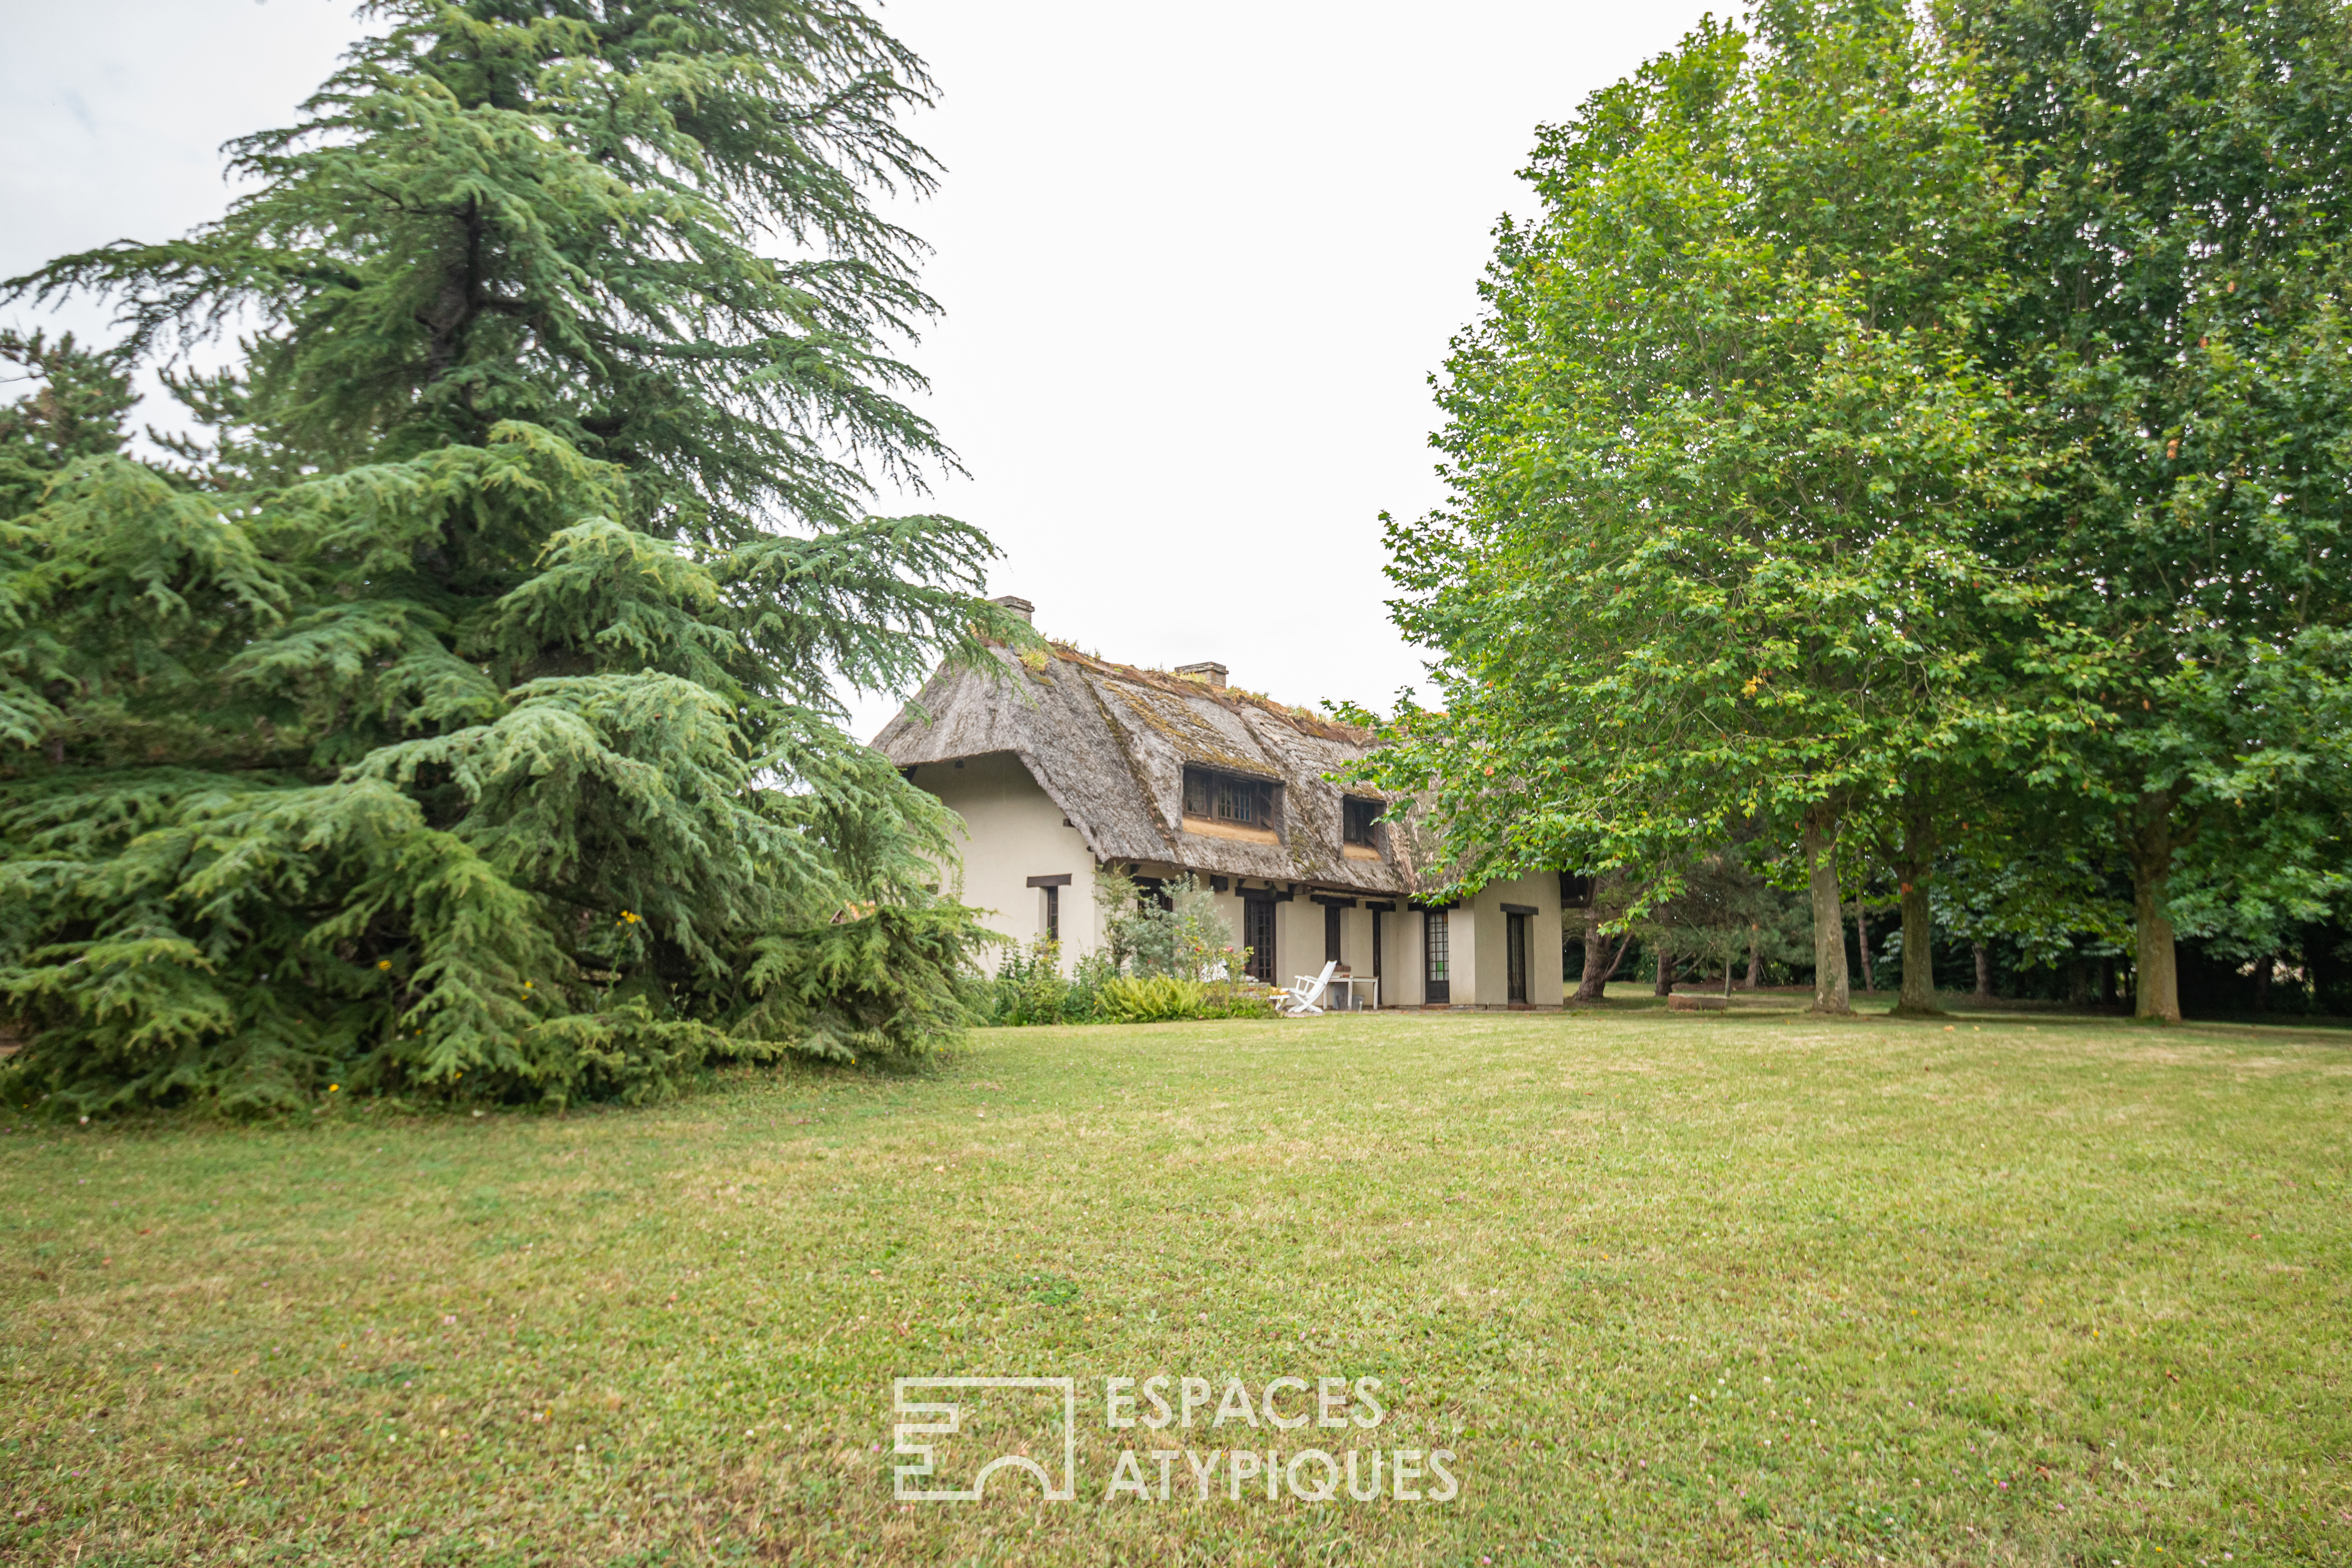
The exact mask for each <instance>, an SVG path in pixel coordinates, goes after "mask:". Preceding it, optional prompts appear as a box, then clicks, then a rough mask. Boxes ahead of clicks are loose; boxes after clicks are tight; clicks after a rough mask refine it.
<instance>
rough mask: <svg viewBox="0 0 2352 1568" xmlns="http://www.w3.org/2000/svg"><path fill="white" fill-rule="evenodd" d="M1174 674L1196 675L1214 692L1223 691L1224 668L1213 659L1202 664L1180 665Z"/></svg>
mask: <svg viewBox="0 0 2352 1568" xmlns="http://www.w3.org/2000/svg"><path fill="white" fill-rule="evenodd" d="M1176 673H1177V674H1179V675H1197V676H1199V677H1200V678H1201V679H1202V680H1204V681H1206V682H1208V684H1209V686H1210V687H1211V688H1212V689H1214V690H1218V691H1223V689H1225V667H1224V666H1223V665H1222V664H1219V663H1218V662H1217V661H1216V660H1215V659H1210V660H1208V661H1206V662H1205V663H1202V664H1180V665H1178V666H1177V667H1176Z"/></svg>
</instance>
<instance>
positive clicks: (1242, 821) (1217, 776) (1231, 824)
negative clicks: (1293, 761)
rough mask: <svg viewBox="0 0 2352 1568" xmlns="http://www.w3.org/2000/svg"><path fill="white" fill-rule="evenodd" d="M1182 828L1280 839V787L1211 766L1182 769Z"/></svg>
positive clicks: (1269, 841) (1276, 841)
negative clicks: (1223, 771)
mask: <svg viewBox="0 0 2352 1568" xmlns="http://www.w3.org/2000/svg"><path fill="white" fill-rule="evenodd" d="M1184 831H1185V832H1187V833H1201V834H1206V835H1207V836H1209V837H1213V838H1246V839H1250V840H1252V841H1254V842H1256V843H1260V844H1279V843H1280V842H1282V786H1281V785H1280V784H1276V783H1275V782H1274V781H1273V780H1272V779H1260V778H1252V777H1250V776H1249V775H1248V774H1247V773H1220V772H1218V771H1217V770H1216V769H1214V768H1186V769H1185V770H1184Z"/></svg>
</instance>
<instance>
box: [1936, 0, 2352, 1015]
mask: <svg viewBox="0 0 2352 1568" xmlns="http://www.w3.org/2000/svg"><path fill="white" fill-rule="evenodd" d="M1942 14H1943V22H1944V26H1945V27H1946V28H1947V30H1948V32H1949V33H1950V34H1951V36H1952V37H1954V39H1955V41H1956V43H1957V44H1958V46H1959V47H1962V48H1964V49H1966V50H1967V51H1968V52H1969V54H1970V55H1971V56H1972V57H1974V58H1976V59H1977V60H1978V61H1979V63H1980V69H1979V78H1980V79H1981V81H1982V82H1983V84H1984V87H1983V94H1982V98H1981V112H1982V118H1983V120H1984V122H1985V124H1986V125H1987V128H1988V131H1989V132H1990V134H1991V135H1992V136H1993V137H1994V139H1995V140H1996V141H1997V142H1999V143H2000V145H2001V146H2003V147H2004V149H2006V150H2007V151H2008V152H2009V153H2010V154H2011V156H2012V157H2013V158H2014V160H2015V162H2016V164H2017V167H2018V169H2019V173H2020V175H2021V181H2022V186H2021V188H2022V189H2023V190H2024V191H2025V192H2026V193H2027V195H2028V203H2027V210H2026V212H2025V214H2024V215H2023V218H2024V220H2023V221H2021V222H2020V223H2018V224H2016V225H2013V226H2011V228H2010V229H2009V230H2008V232H2007V234H2006V236H2005V238H2004V244H2003V253H2004V254H2003V258H2002V265H2003V266H2004V267H2005V268H2007V269H2008V270H2009V271H2010V272H2011V275H2012V276H2014V277H2015V278H2016V279H2017V280H2018V283H2019V284H2020V287H2019V288H2018V289H2016V290H2015V292H2014V293H2013V294H2011V296H2010V298H2009V299H2008V300H2006V301H2005V302H2004V304H2003V306H2002V308H2001V309H2000V310H1999V311H1998V312H1996V313H1995V314H1994V315H1992V316H1991V317H1990V319H1989V320H1988V322H1987V326H1986V331H1985V333H1984V339H1985V342H1986V344H1987V350H1986V353H1987V355H1988V357H1989V358H1990V359H1991V360H1992V361H1993V362H1995V363H1998V364H1999V365H2000V367H2001V371H2002V374H2003V375H2004V376H2005V378H2007V379H2008V380H2009V381H2010V382H2011V384H2014V385H2015V386H2016V387H2017V389H2018V391H2019V394H2020V401H2021V405H2024V406H2026V407H2028V408H2030V410H2031V411H2032V442H2033V444H2034V447H2035V448H2036V450H2037V454H2038V458H2039V459H2040V460H2041V461H2042V462H2043V463H2044V464H2045V465H2046V472H2045V477H2044V484H2043V486H2042V491H2041V494H2040V495H2039V496H2038V497H2037V498H2036V500H2035V501H2034V503H2033V504H2032V505H2031V506H2029V507H2026V508H2023V509H2021V510H2020V511H2019V512H2018V513H2016V514H2015V515H2014V517H2013V518H2012V519H2011V521H2012V522H2013V524H2014V527H2013V529H2012V531H2011V534H2010V537H2009V539H2008V541H2007V551H2006V552H2007V553H2008V555H2009V556H2010V557H2011V559H2013V560H2021V561H2022V560H2032V561H2034V562H2036V563H2039V564H2038V566H2037V570H2039V571H2040V572H2041V573H2042V575H2043V576H2044V577H2045V579H2046V580H2048V581H2049V582H2051V583H2052V584H2053V585H2054V586H2055V587H2057V588H2058V589H2059V590H2061V592H2060V595H2059V596H2058V597H2057V598H2056V599H2055V600H2054V601H2053V605H2052V606H2051V610H2050V615H2049V620H2050V626H2051V629H2050V632H2049V635H2048V636H2047V637H2045V638H2044V639H2042V640H2043V644H2044V646H2043V647H2042V649H2041V650H2039V652H2038V655H2037V657H2038V658H2039V661H2040V662H2041V663H2042V666H2043V668H2045V669H2046V670H2047V671H2048V672H2049V675H2050V677H2051V679H2053V680H2054V681H2056V682H2058V683H2059V684H2061V685H2062V686H2063V693H2064V697H2065V700H2067V702H2068V703H2069V705H2070V706H2071V707H2072V708H2073V710H2074V716H2075V720H2076V721H2075V722H2074V724H2072V725H2071V726H2070V727H2069V730H2068V731H2067V734H2066V737H2065V739H2066V744H2064V745H2063V747H2061V748H2057V749H2054V750H2053V752H2051V753H2050V754H2049V755H2047V756H2045V757H2043V758H2042V759H2040V760H2039V763H2038V765H2037V766H2036V768H2035V769H2034V770H2033V772H2032V773H2031V774H2030V775H2029V776H2028V777H2027V778H2026V780H2025V782H2026V783H2027V784H2031V785H2032V786H2033V789H2034V792H2035V796H2036V798H2035V799H2034V800H2033V801H2032V803H2031V804H2029V805H2024V806H2023V807H2021V809H2022V810H2024V811H2027V812H2031V813H2032V814H2033V815H2034V816H2036V817H2037V818H2038V819H2040V820H2042V821H2043V822H2045V823H2047V822H2050V821H2051V820H2052V818H2053V814H2063V818H2062V820H2065V825H2066V826H2068V827H2070V828H2071V829H2072V830H2073V831H2074V834H2075V835H2076V837H2077V838H2078V842H2079V843H2080V844H2081V846H2082V847H2083V849H2084V852H2085V854H2086V855H2088V856H2089V857H2090V858H2093V859H2095V861H2096V862H2097V863H2098V864H2099V865H2100V867H2101V868H2102V869H2105V868H2106V867H2109V866H2116V867H2118V868H2128V871H2129V873H2130V876H2131V879H2132V881H2133V883H2134V893H2135V907H2134V908H2133V909H2132V910H2130V911H2129V919H2130V921H2131V923H2132V924H2133V925H2134V927H2135V928H2136V931H2135V934H2136V937H2137V944H2136V945H2137V967H2138V969H2139V970H2140V971H2141V972H2142V973H2141V980H2142V983H2141V984H2138V985H2137V987H2136V988H2135V989H2136V993H2137V1001H2138V1005H2139V1008H2140V1011H2141V1012H2142V1014H2143V1015H2144V1016H2156V1017H2177V1016H2179V1007H2178V1003H2177V1000H2176V999H2175V997H2174V996H2173V994H2172V991H2173V976H2172V962H2173V959H2172V931H2173V928H2174V927H2175V926H2176V925H2178V926H2179V928H2180V929H2181V930H2182V931H2189V932H2192V933H2197V934H2204V935H2208V936H2211V937H2214V938H2217V939H2218V940H2219V941H2220V942H2221V945H2222V946H2223V947H2225V948H2229V947H2237V948H2250V947H2261V948H2263V950H2264V951H2267V950H2268V947H2267V946H2266V945H2265V944H2275V943H2278V942H2281V941H2282V940H2283V936H2282V932H2283V931H2284V928H2285V927H2288V926H2291V925H2293V924H2295V923H2298V922H2301V921H2315V920H2319V919H2321V918H2323V917H2324V916H2325V914H2326V910H2327V909H2328V908H2329V907H2330V906H2331V905H2334V906H2336V907H2338V908H2340V907H2341V900H2343V898H2344V897H2345V894H2346V892H2347V880H2348V879H2347V871H2352V755H2347V742H2346V739H2345V737H2346V734H2347V731H2346V727H2345V724H2344V720H2345V718H2346V716H2347V707H2352V703H2347V692H2352V640H2347V634H2352V559H2347V533H2346V529H2347V514H2346V510H2345V500H2344V498H2345V495H2346V492H2347V484H2352V357H2347V356H2348V355H2352V333H2347V316H2346V304H2345V300H2346V291H2347V282H2352V25H2348V24H2347V16H2346V13H2345V10H2344V8H2343V7H2342V6H2341V5H2334V4H2330V3H2327V0H2284V3H2280V4H2270V3H2267V0H2265V3H2263V4H2260V5H2256V4H2251V3H2246V0H2189V3H2186V4H2182V5H2169V6H2165V7H2161V8H2156V7H2148V6H2143V5H2133V4H2129V3H2126V0H2063V3H2053V0H1952V3H1950V4H1948V5H1946V6H1945V7H1943V13H1942ZM2176 878H2178V879H2179V886H2177V887H2176V886H2175V879H2176Z"/></svg>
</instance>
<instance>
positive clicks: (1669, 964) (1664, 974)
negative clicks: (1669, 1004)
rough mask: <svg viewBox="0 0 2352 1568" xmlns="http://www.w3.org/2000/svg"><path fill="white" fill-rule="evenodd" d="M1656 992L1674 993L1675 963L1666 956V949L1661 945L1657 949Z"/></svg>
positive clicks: (1663, 994) (1667, 994) (1664, 994)
mask: <svg viewBox="0 0 2352 1568" xmlns="http://www.w3.org/2000/svg"><path fill="white" fill-rule="evenodd" d="M1657 994H1659V995H1661V996H1671V995H1673V994H1675V963H1674V960H1673V959H1671V958H1668V957H1667V956H1666V950H1665V949H1664V948H1663V947H1661V948H1660V949H1658V984H1657Z"/></svg>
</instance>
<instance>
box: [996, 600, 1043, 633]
mask: <svg viewBox="0 0 2352 1568" xmlns="http://www.w3.org/2000/svg"><path fill="white" fill-rule="evenodd" d="M988 602H989V603H990V604H992V605H1003V606H1004V607H1005V608H1006V609H1008V610H1010V611H1012V612H1013V614H1014V615H1016V616H1020V617H1021V618H1022V619H1023V620H1024V621H1029V622H1030V623H1031V624H1032V625H1034V624H1035V616H1036V614H1037V606H1036V605H1033V604H1031V603H1030V602H1029V601H1028V600H1026V599H1024V598H1023V597H1022V596H1021V595H1018V594H1000V595H997V596H996V597H995V598H993V599H991V600H989V601H988Z"/></svg>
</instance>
